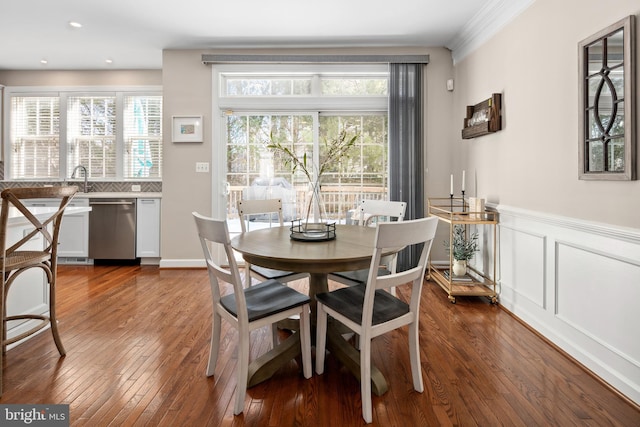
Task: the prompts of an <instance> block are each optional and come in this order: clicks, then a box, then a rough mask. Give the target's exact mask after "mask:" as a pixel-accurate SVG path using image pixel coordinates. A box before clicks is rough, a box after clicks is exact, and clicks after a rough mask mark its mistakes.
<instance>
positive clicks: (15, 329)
mask: <svg viewBox="0 0 640 427" xmlns="http://www.w3.org/2000/svg"><path fill="white" fill-rule="evenodd" d="M45 201H46V200H45ZM25 202H26V203H25V204H28V203H31V204H33V205H35V204H37V206H31V207H35V208H36V209H30V210H31V211H32V212H33V213H34V215H35V216H36V217H37V218H39V219H40V220H45V219H46V218H48V217H49V216H50V214H51V211H52V210H53V211H55V210H57V208H58V206H59V205H58V204H56V206H55V207H53V208H50V207H43V206H42V202H43V199H40V200H37V201H35V200H34V201H25ZM49 202H51V201H49ZM37 207H40V208H39V209H38V208H37ZM84 209H86V210H84ZM88 209H89V208H88V207H86V208H82V207H75V208H73V211H72V210H71V209H69V208H67V210H66V211H65V214H64V217H63V220H62V224H64V222H65V218H66V219H68V217H69V216H71V215H77V214H80V213H88ZM9 215H10V217H9V226H8V228H7V244H8V245H11V244H13V243H15V242H17V241H18V240H20V239H21V238H22V237H23V236H24V235H25V234H26V233H28V232H30V231H31V230H33V226H32V225H31V224H30V223H29V221H27V219H26V218H24V217H23V216H22V215H21V214H20V213H19V212H18V211H16V212H14V213H11V212H10V213H9ZM44 247H45V242H44V239H43V238H42V235H40V234H38V235H37V236H34V237H33V238H32V239H31V240H29V242H27V243H26V244H25V246H23V249H24V250H36V251H41V250H42V249H43V248H44ZM6 310H7V315H8V316H12V315H17V314H24V313H32V314H37V315H46V314H47V313H48V312H49V285H48V283H47V280H46V278H45V273H44V271H43V270H42V269H41V268H30V269H28V271H25V272H23V273H21V274H20V276H19V277H17V278H16V281H15V282H14V284H13V285H12V286H11V287H10V289H9V292H8V294H7V300H6ZM40 322H41V321H40V320H38V319H32V320H31V319H30V320H27V321H25V320H24V319H21V320H10V321H8V322H7V337H9V338H12V337H15V336H18V335H20V334H22V333H23V332H26V331H28V330H29V329H31V328H32V327H33V326H35V325H37V324H38V323H40ZM27 339H28V338H27ZM19 342H20V341H19ZM19 342H17V343H14V344H11V345H10V346H9V348H12V347H14V346H16V345H18V343H19Z"/></svg>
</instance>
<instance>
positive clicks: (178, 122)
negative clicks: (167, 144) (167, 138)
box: [171, 116, 202, 142]
mask: <svg viewBox="0 0 640 427" xmlns="http://www.w3.org/2000/svg"><path fill="white" fill-rule="evenodd" d="M171 125H172V128H171V137H172V138H171V139H172V141H173V142H202V116H173V117H172V123H171Z"/></svg>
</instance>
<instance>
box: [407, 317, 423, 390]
mask: <svg viewBox="0 0 640 427" xmlns="http://www.w3.org/2000/svg"><path fill="white" fill-rule="evenodd" d="M409 358H410V359H411V376H412V377H413V388H414V389H415V390H416V391H418V392H420V393H422V392H423V391H424V384H423V382H422V367H421V366H420V342H419V338H418V324H417V323H416V322H413V323H411V324H410V325H409Z"/></svg>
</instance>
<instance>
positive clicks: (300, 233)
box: [291, 219, 336, 242]
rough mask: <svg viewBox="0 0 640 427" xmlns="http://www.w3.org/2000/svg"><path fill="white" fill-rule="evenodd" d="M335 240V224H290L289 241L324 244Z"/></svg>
mask: <svg viewBox="0 0 640 427" xmlns="http://www.w3.org/2000/svg"><path fill="white" fill-rule="evenodd" d="M335 238H336V223H335V222H303V221H302V220H300V219H297V220H294V221H292V222H291V239H292V240H299V241H302V242H326V241H327V240H333V239H335Z"/></svg>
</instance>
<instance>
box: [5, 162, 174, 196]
mask: <svg viewBox="0 0 640 427" xmlns="http://www.w3.org/2000/svg"><path fill="white" fill-rule="evenodd" d="M3 180H4V162H0V190H4V189H5V188H23V187H42V186H43V185H61V184H62V183H61V182H60V181H3ZM67 184H73V185H77V186H78V187H80V189H81V190H82V186H83V185H84V181H83V180H81V179H80V180H74V181H67ZM132 185H139V186H140V190H139V191H135V192H136V193H139V192H142V193H162V182H158V181H146V182H145V181H125V182H122V181H118V182H94V181H89V187H90V188H91V190H90V192H91V193H128V192H132V190H131V186H132Z"/></svg>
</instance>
